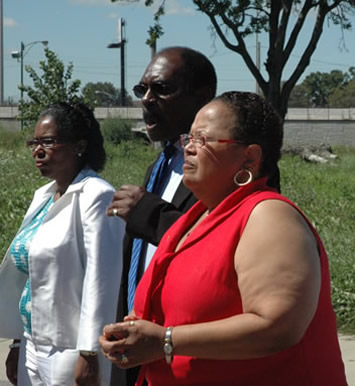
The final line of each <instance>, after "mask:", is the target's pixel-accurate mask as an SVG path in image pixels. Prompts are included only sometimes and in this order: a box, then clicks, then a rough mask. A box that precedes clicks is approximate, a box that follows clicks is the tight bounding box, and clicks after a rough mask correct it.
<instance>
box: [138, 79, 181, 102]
mask: <svg viewBox="0 0 355 386" xmlns="http://www.w3.org/2000/svg"><path fill="white" fill-rule="evenodd" d="M177 89H178V88H177V87H176V86H175V85H173V84H171V83H166V82H155V83H152V84H151V85H150V86H149V87H148V86H147V85H146V84H143V83H140V84H137V85H135V86H134V87H133V92H134V95H135V96H136V97H137V98H140V99H142V98H143V97H144V95H145V94H146V93H147V91H148V90H150V91H151V93H152V94H153V95H154V96H156V97H158V98H160V99H165V98H167V97H168V96H170V95H172V94H174V93H175V92H176V91H177Z"/></svg>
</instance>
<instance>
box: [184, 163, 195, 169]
mask: <svg viewBox="0 0 355 386" xmlns="http://www.w3.org/2000/svg"><path fill="white" fill-rule="evenodd" d="M182 169H183V171H185V170H186V171H188V170H192V169H195V165H194V164H192V163H191V162H189V161H185V163H184V165H183V166H182Z"/></svg>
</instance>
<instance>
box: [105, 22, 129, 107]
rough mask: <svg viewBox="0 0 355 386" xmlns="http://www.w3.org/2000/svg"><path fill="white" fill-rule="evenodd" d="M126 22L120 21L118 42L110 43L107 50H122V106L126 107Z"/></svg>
mask: <svg viewBox="0 0 355 386" xmlns="http://www.w3.org/2000/svg"><path fill="white" fill-rule="evenodd" d="M125 24H126V23H125V20H124V19H122V18H119V19H118V42H117V43H110V44H109V45H108V46H107V48H120V49H121V101H120V102H121V103H120V104H121V106H126V88H125V63H124V62H125V44H126V43H127V40H126V39H125V36H124V26H125Z"/></svg>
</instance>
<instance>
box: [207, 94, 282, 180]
mask: <svg viewBox="0 0 355 386" xmlns="http://www.w3.org/2000/svg"><path fill="white" fill-rule="evenodd" d="M214 100H215V101H220V102H222V103H224V104H225V105H227V106H228V107H229V108H230V109H231V110H232V111H233V112H234V113H235V119H236V125H235V128H234V138H235V139H237V140H238V141H242V142H244V143H246V144H248V145H251V144H258V145H260V147H261V149H262V151H263V160H262V165H261V169H260V174H261V175H265V176H272V175H273V174H274V172H275V170H276V168H277V162H278V161H279V159H280V158H281V147H282V139H283V122H282V119H281V118H280V116H279V115H278V114H277V112H276V111H275V109H274V108H273V107H272V106H271V105H270V104H269V103H268V102H267V101H266V100H265V99H264V98H262V97H260V96H259V95H257V94H254V93H251V92H242V91H228V92H225V93H223V94H222V95H220V96H218V97H216V98H215V99H214Z"/></svg>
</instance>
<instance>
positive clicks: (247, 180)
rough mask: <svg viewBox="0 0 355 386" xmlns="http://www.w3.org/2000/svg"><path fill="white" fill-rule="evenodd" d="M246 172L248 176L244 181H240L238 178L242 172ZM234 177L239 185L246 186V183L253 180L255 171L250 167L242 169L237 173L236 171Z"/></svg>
mask: <svg viewBox="0 0 355 386" xmlns="http://www.w3.org/2000/svg"><path fill="white" fill-rule="evenodd" d="M245 173H247V174H248V178H247V179H244V180H243V181H238V178H239V177H241V176H242V174H245ZM233 179H234V183H235V184H236V185H237V186H245V185H248V184H250V183H251V182H252V181H253V173H252V172H251V171H250V170H248V169H240V170H238V171H237V173H235V176H234V178H233Z"/></svg>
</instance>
